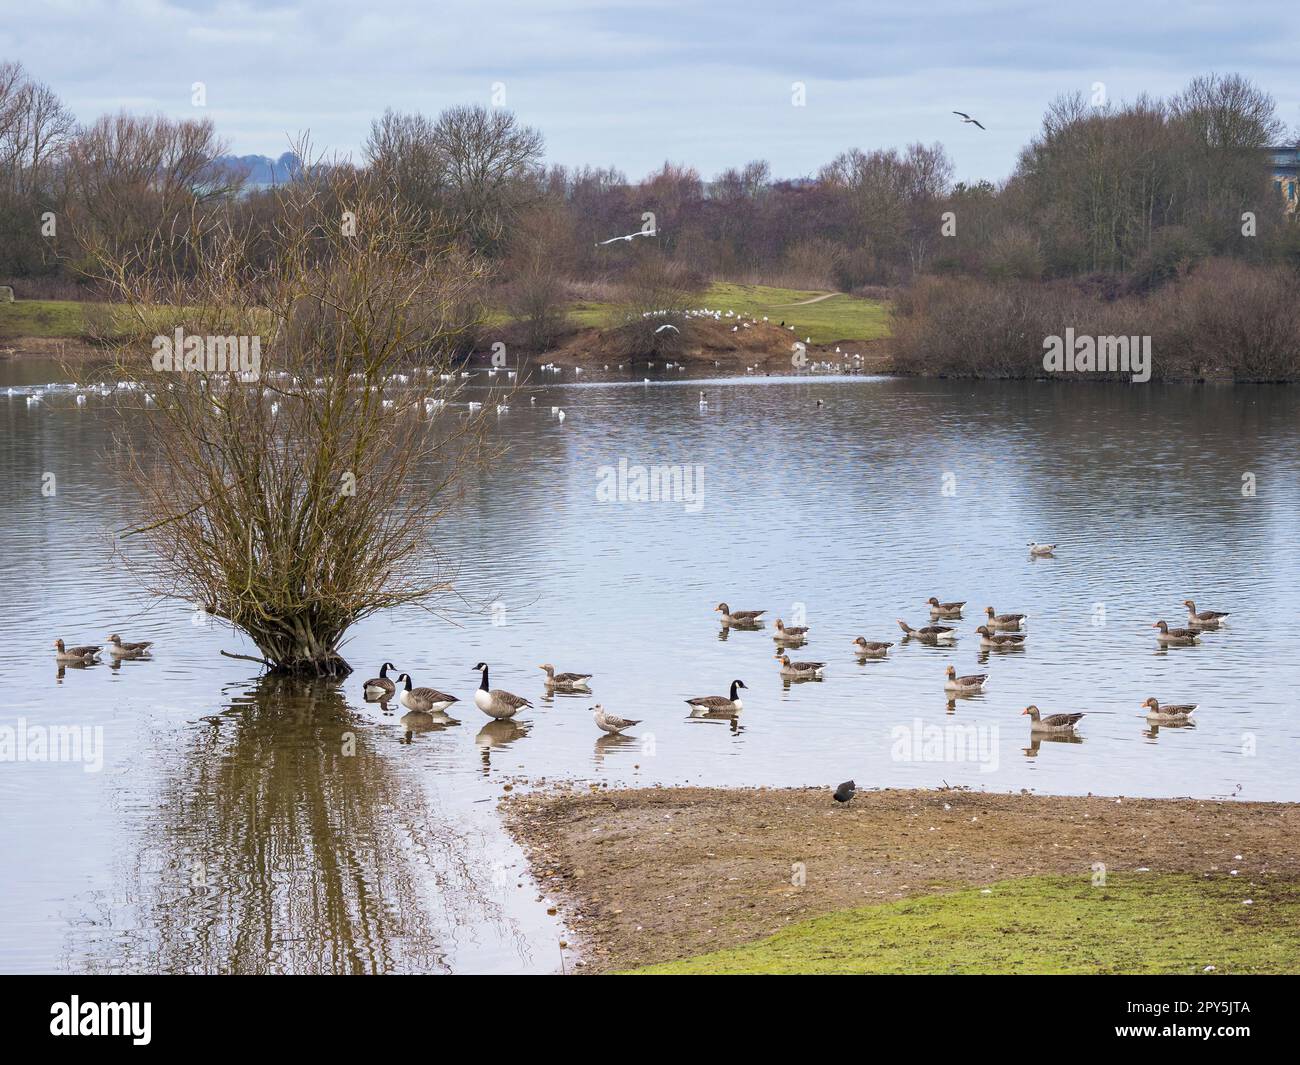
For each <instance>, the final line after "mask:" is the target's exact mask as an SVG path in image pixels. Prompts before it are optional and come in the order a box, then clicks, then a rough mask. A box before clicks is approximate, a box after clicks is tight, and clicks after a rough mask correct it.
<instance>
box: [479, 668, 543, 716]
mask: <svg viewBox="0 0 1300 1065" xmlns="http://www.w3.org/2000/svg"><path fill="white" fill-rule="evenodd" d="M474 668H475V669H476V670H478V671H479V672H481V673H482V674H483V679H482V682H481V683H480V684H479V686H478V691H476V692H475V693H474V705H475V706H477V707H478V708H479V709H480V710H482V711H483V713H485V714H487V716H488V717H495V718H497V719H504V718H511V717H514V716H515V714H517V713H519V711H520V710H522V709H523V708H524V707H526V706H527V707H531V706H532V705H533V704H532V703H530V702H529V701H528V700H527V699H525V698H524V697H523V696H522V695H515V694H514V693H513V692H508V691H503V690H502V689H500V688H489V687H488V667H487V663H485V662H480V663H479V664H478V665H476V666H475V667H474Z"/></svg>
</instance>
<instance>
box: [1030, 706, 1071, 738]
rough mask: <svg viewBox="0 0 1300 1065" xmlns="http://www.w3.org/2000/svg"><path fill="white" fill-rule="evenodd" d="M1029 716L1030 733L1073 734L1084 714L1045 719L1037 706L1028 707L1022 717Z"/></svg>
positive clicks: (1053, 716) (1052, 716) (1062, 715)
mask: <svg viewBox="0 0 1300 1065" xmlns="http://www.w3.org/2000/svg"><path fill="white" fill-rule="evenodd" d="M1025 714H1028V715H1029V731H1030V732H1073V731H1074V726H1075V725H1077V724H1078V723H1079V720H1080V719H1081V718H1082V717H1083V715H1082V714H1050V715H1048V716H1047V717H1043V716H1042V715H1041V714H1040V713H1039V711H1038V707H1036V706H1026V707H1025V708H1024V709H1023V710H1021V711H1020V716H1021V717H1024V715H1025Z"/></svg>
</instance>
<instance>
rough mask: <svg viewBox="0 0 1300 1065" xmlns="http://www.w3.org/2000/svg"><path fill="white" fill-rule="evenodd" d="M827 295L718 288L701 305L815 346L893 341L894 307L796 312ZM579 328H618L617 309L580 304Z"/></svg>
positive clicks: (859, 304) (848, 303)
mask: <svg viewBox="0 0 1300 1065" xmlns="http://www.w3.org/2000/svg"><path fill="white" fill-rule="evenodd" d="M819 295H822V293H820V292H806V291H801V290H799V289H793V288H772V287H771V286H768V285H733V284H729V283H727V282H715V283H714V284H712V285H710V286H709V287H708V288H707V289H706V290H705V291H704V292H702V293H701V294H700V297H699V299H698V301H697V302H698V305H699V306H701V307H708V308H709V309H710V310H720V311H724V312H725V311H735V312H736V313H737V314H743V315H749V316H753V317H756V318H762V317H763V316H765V315H766V316H767V317H768V318H769V319H770V320H771V321H772V322H773V323H776V322H780V321H782V320H784V321H785V323H786V325H792V326H794V327H795V334H796V335H797V336H798V337H799V339H800V340H802V339H804V337H809V336H810V337H812V342H813V343H814V344H829V343H831V342H832V341H836V340H876V339H878V338H880V337H885V336H888V335H889V304H888V303H884V302H882V301H880V300H866V299H859V298H858V297H856V296H848V295H845V294H844V293H836V294H835V295H833V296H831V297H830V298H829V299H824V300H821V301H820V302H818V303H809V304H807V305H806V306H803V307H795V306H791V304H796V303H802V302H803V301H804V300H808V299H812V298H813V297H814V296H819ZM566 310H567V312H568V315H569V320H570V321H571V322H572V323H573V324H574V325H577V326H583V327H587V326H590V327H594V328H597V329H604V328H606V327H608V326H611V325H614V324H616V323H617V313H618V309H617V307H616V306H615V305H614V304H610V303H592V302H577V303H571V304H569V306H568V307H567V308H566Z"/></svg>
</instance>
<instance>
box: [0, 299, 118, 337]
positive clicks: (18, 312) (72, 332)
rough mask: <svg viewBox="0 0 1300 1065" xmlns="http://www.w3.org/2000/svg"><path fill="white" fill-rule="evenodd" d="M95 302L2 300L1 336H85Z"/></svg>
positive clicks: (0, 308)
mask: <svg viewBox="0 0 1300 1065" xmlns="http://www.w3.org/2000/svg"><path fill="white" fill-rule="evenodd" d="M93 306H95V304H88V303H78V302H76V301H75V300H15V301H14V302H13V303H0V337H51V338H55V339H59V338H64V339H67V338H72V337H80V336H85V335H86V331H87V322H86V311H87V308H89V307H93Z"/></svg>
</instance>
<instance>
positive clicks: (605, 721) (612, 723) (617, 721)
mask: <svg viewBox="0 0 1300 1065" xmlns="http://www.w3.org/2000/svg"><path fill="white" fill-rule="evenodd" d="M591 715H592V717H594V718H595V719H596V727H597V728H598V729H600V731H601V732H608V733H609V734H610V735H611V736H617V735H618V734H619V733H620V732H622V731H623V730H624V729H625V728H631V727H632V726H633V725H639V724H641V722H640V721H629V720H628V719H627V718H625V717H619V716H618V715H617V714H611V713H608V712H607V711H606V710H605V708H604V707H603V706H601V705H600V704H599V703H597V704H596V705H595V706H593V707H592V708H591Z"/></svg>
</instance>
